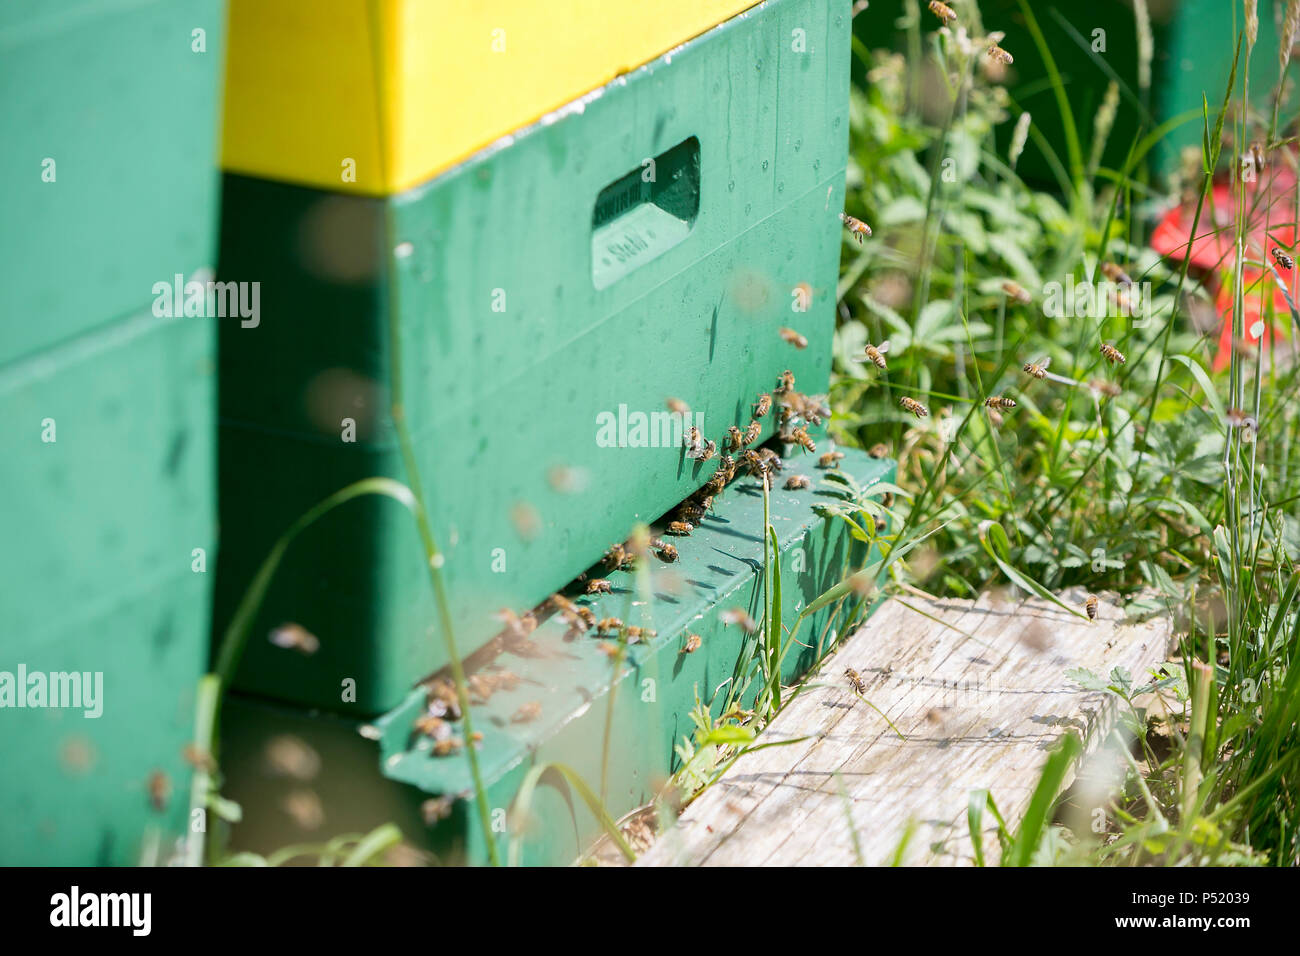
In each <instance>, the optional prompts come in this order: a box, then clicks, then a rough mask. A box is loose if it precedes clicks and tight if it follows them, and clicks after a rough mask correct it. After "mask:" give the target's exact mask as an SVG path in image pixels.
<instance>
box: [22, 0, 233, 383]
mask: <svg viewBox="0 0 1300 956" xmlns="http://www.w3.org/2000/svg"><path fill="white" fill-rule="evenodd" d="M224 11H225V4H224V2H223V0H182V2H176V0H129V2H128V0H9V2H6V3H4V4H0V130H3V134H2V137H3V148H0V183H3V187H0V208H2V209H3V215H0V263H3V271H4V281H3V282H0V366H3V365H4V364H6V363H7V362H10V361H13V360H15V359H18V358H21V357H24V356H28V355H32V354H35V353H37V352H39V351H40V350H42V349H45V348H49V347H50V346H52V345H55V344H57V343H60V342H65V341H68V340H69V339H71V338H73V337H74V336H76V335H78V334H80V333H82V332H85V331H88V330H90V329H93V328H96V327H99V326H103V325H106V324H108V323H111V322H114V321H117V320H121V319H124V318H125V317H126V316H128V315H130V314H132V313H133V312H135V311H136V310H137V309H139V308H140V307H141V306H142V305H144V304H145V303H147V302H148V301H149V300H150V299H151V297H152V293H151V291H150V290H151V289H152V287H153V284H154V283H155V282H159V281H170V279H171V277H172V275H173V274H174V273H177V272H182V273H185V274H187V275H188V274H190V273H191V272H193V271H195V270H197V269H200V268H205V267H211V265H212V259H211V254H212V245H213V241H214V239H215V219H214V216H215V212H216V201H217V195H216V189H217V185H218V174H217V168H216V165H217V154H216V133H217V124H218V122H219V114H218V88H217V87H218V81H219V77H220V72H221V58H222V56H223V51H222V47H221V41H222V34H223V30H224ZM194 30H203V31H205V35H204V37H203V41H204V43H205V44H206V52H204V53H199V52H195V51H194V49H193V47H194V45H195V37H194V36H193V31H194ZM47 160H53V162H54V165H53V169H52V174H53V176H54V181H53V182H47V181H46V180H45V177H46V176H47V175H49V171H48V167H47V165H46V161H47Z"/></svg>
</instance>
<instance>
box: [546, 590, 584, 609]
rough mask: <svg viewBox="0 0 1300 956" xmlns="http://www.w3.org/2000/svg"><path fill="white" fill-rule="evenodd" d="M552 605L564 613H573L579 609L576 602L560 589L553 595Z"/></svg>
mask: <svg viewBox="0 0 1300 956" xmlns="http://www.w3.org/2000/svg"><path fill="white" fill-rule="evenodd" d="M551 607H553V608H555V610H557V611H559V612H560V613H562V614H563V613H565V612H568V613H570V614H573V613H576V612H577V610H578V605H576V604H574V603H573V602H572V601H570V600H569V599H568V598H567V597H565V596H564V595H563V594H561V593H560V592H559V591H556V592H555V593H554V594H552V595H551Z"/></svg>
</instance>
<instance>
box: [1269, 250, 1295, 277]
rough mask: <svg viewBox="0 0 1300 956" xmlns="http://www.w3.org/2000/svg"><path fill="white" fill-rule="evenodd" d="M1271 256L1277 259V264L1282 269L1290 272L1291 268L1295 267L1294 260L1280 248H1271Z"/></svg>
mask: <svg viewBox="0 0 1300 956" xmlns="http://www.w3.org/2000/svg"><path fill="white" fill-rule="evenodd" d="M1273 258H1274V259H1275V260H1276V261H1277V264H1278V265H1279V266H1281V267H1282V268H1283V269H1286V270H1287V271H1288V272H1290V271H1291V270H1292V269H1294V268H1295V260H1294V259H1292V258H1291V257H1290V256H1289V255H1287V254H1286V253H1285V252H1283V251H1282V250H1281V249H1278V248H1276V247H1275V248H1274V249H1273Z"/></svg>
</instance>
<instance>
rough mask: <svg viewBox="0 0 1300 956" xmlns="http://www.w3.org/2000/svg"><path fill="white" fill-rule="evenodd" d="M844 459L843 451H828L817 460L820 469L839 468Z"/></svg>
mask: <svg viewBox="0 0 1300 956" xmlns="http://www.w3.org/2000/svg"><path fill="white" fill-rule="evenodd" d="M843 457H844V452H842V451H828V452H826V453H825V454H823V455H822V456H821V457H820V458H818V459H817V465H818V467H819V468H838V467H839V466H840V459H841V458H843Z"/></svg>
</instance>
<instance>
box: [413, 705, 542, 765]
mask: <svg viewBox="0 0 1300 956" xmlns="http://www.w3.org/2000/svg"><path fill="white" fill-rule="evenodd" d="M521 709H522V708H521ZM463 746H465V742H464V741H463V740H461V739H460V738H459V737H451V736H448V737H443V738H442V739H441V740H435V741H434V742H433V750H432V751H431V753H432V754H433V755H434V756H435V757H450V756H451V755H452V754H454V753H456V752H457V751H459V750H460V748H461V747H463Z"/></svg>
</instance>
